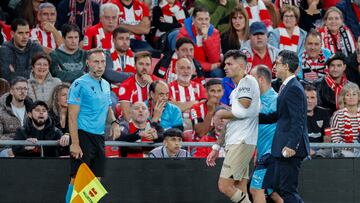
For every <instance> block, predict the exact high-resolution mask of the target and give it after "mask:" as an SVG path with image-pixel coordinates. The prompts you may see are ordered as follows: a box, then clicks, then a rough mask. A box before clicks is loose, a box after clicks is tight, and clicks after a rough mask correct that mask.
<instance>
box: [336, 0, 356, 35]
mask: <svg viewBox="0 0 360 203" xmlns="http://www.w3.org/2000/svg"><path fill="white" fill-rule="evenodd" d="M336 7H337V8H338V9H340V11H341V12H342V14H343V16H344V24H345V25H347V26H348V27H349V29H350V30H351V31H352V32H353V34H354V37H355V38H358V37H359V36H360V1H359V0H343V1H339V3H338V4H337V5H336Z"/></svg>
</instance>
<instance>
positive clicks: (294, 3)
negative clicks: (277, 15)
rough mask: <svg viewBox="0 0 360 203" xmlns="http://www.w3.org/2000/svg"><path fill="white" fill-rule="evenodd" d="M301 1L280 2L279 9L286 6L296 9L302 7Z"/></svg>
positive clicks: (286, 0) (285, 0) (288, 0)
mask: <svg viewBox="0 0 360 203" xmlns="http://www.w3.org/2000/svg"><path fill="white" fill-rule="evenodd" d="M300 2H301V0H278V5H279V8H280V9H281V8H283V7H284V5H293V6H296V7H300Z"/></svg>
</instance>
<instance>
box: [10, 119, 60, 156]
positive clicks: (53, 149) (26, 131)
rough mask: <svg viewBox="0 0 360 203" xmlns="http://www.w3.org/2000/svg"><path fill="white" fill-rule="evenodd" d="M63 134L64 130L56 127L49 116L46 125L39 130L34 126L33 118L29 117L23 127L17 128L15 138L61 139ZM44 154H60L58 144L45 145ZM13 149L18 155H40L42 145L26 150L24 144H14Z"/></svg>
mask: <svg viewBox="0 0 360 203" xmlns="http://www.w3.org/2000/svg"><path fill="white" fill-rule="evenodd" d="M61 136H62V132H61V131H60V130H59V129H57V128H56V127H55V125H54V124H53V122H52V120H51V119H50V118H48V119H47V120H46V121H45V127H44V129H42V130H38V129H36V128H35V127H34V125H33V123H32V120H31V119H30V118H29V119H27V121H26V122H25V123H24V125H23V126H22V127H21V128H18V129H17V130H16V134H15V138H14V140H26V139H28V138H37V139H38V140H59V139H60V138H61ZM43 149H44V156H46V157H56V156H58V155H59V147H58V146H49V147H43ZM12 151H13V153H14V154H15V156H16V157H19V156H20V157H21V156H22V157H40V156H41V150H40V147H35V148H34V149H32V150H26V149H25V147H24V146H20V145H19V146H13V147H12Z"/></svg>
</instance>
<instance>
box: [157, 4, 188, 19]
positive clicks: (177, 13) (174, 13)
mask: <svg viewBox="0 0 360 203" xmlns="http://www.w3.org/2000/svg"><path fill="white" fill-rule="evenodd" d="M159 6H160V8H161V11H162V13H163V16H164V19H165V22H167V23H173V17H175V18H176V20H177V21H178V22H179V23H180V24H181V25H184V20H185V17H186V16H185V12H184V10H183V8H182V6H181V4H180V2H178V1H175V4H174V5H173V6H172V7H170V5H169V4H168V3H167V1H162V2H161V3H160V4H159Z"/></svg>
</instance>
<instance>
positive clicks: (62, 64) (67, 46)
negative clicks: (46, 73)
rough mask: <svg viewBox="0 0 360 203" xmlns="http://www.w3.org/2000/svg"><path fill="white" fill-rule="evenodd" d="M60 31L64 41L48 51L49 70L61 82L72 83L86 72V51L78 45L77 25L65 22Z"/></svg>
mask: <svg viewBox="0 0 360 203" xmlns="http://www.w3.org/2000/svg"><path fill="white" fill-rule="evenodd" d="M61 33H62V36H63V39H64V43H63V44H62V45H61V46H60V47H59V48H57V49H55V50H54V51H53V52H51V53H50V56H51V60H52V63H51V67H50V72H51V74H52V75H53V76H54V77H57V78H59V79H60V80H61V81H63V82H68V83H72V82H73V81H74V80H75V79H77V78H79V77H80V76H82V75H83V74H84V73H85V72H86V70H85V67H86V65H85V61H86V52H85V51H84V50H82V49H80V47H79V40H80V38H79V37H80V29H79V28H78V27H77V25H72V24H65V25H63V27H62V30H61Z"/></svg>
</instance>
